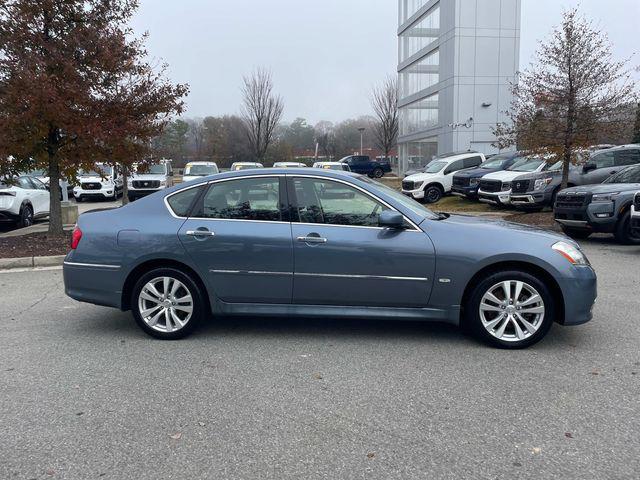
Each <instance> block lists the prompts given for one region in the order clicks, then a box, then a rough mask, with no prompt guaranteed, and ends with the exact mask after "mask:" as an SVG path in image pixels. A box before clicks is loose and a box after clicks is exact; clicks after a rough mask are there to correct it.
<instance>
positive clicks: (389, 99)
mask: <svg viewBox="0 0 640 480" xmlns="http://www.w3.org/2000/svg"><path fill="white" fill-rule="evenodd" d="M371 106H372V107H373V111H374V113H375V117H376V120H375V122H374V123H373V134H374V138H375V142H376V146H377V147H378V148H379V149H380V150H382V151H383V152H384V156H385V157H386V158H389V155H390V154H391V150H393V148H394V147H395V146H396V144H397V143H398V128H399V121H398V82H397V80H396V78H395V77H389V78H387V80H386V81H385V82H384V83H383V84H382V85H380V86H378V87H375V88H374V89H373V92H372V93H371Z"/></svg>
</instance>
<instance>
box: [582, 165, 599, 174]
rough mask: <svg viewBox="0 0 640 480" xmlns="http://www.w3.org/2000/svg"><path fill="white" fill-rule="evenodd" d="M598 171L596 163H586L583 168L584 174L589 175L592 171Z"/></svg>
mask: <svg viewBox="0 0 640 480" xmlns="http://www.w3.org/2000/svg"><path fill="white" fill-rule="evenodd" d="M595 169H596V164H595V163H585V164H584V165H583V166H582V173H588V172H590V171H591V170H595Z"/></svg>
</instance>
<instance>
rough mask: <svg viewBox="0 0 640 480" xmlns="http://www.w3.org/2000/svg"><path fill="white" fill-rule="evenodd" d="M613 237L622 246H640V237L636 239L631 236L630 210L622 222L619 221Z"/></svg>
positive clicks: (623, 216) (622, 218) (621, 219)
mask: <svg viewBox="0 0 640 480" xmlns="http://www.w3.org/2000/svg"><path fill="white" fill-rule="evenodd" d="M613 235H614V237H615V238H616V241H617V242H618V243H621V244H622V245H640V237H636V236H634V235H632V234H631V211H630V210H627V211H626V212H625V213H624V214H623V215H622V217H621V218H620V220H618V223H617V224H616V229H615V231H614V232H613Z"/></svg>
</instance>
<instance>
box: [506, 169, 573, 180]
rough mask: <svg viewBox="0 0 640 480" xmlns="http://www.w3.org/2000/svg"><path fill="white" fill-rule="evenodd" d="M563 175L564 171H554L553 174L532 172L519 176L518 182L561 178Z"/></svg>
mask: <svg viewBox="0 0 640 480" xmlns="http://www.w3.org/2000/svg"><path fill="white" fill-rule="evenodd" d="M561 175H562V171H560V170H558V171H553V172H548V171H547V172H531V173H524V174H522V175H518V177H517V178H518V180H535V179H538V178H549V177H554V178H555V177H559V176H561Z"/></svg>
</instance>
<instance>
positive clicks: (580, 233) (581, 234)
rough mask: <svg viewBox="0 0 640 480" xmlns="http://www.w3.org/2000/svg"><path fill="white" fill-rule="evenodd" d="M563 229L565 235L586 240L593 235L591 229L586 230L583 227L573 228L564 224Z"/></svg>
mask: <svg viewBox="0 0 640 480" xmlns="http://www.w3.org/2000/svg"><path fill="white" fill-rule="evenodd" d="M562 231H563V232H564V234H565V235H567V236H569V237H571V238H574V239H576V240H584V239H586V238H589V236H590V235H591V233H593V232H591V230H584V229H581V228H571V227H567V226H565V225H563V226H562Z"/></svg>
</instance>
